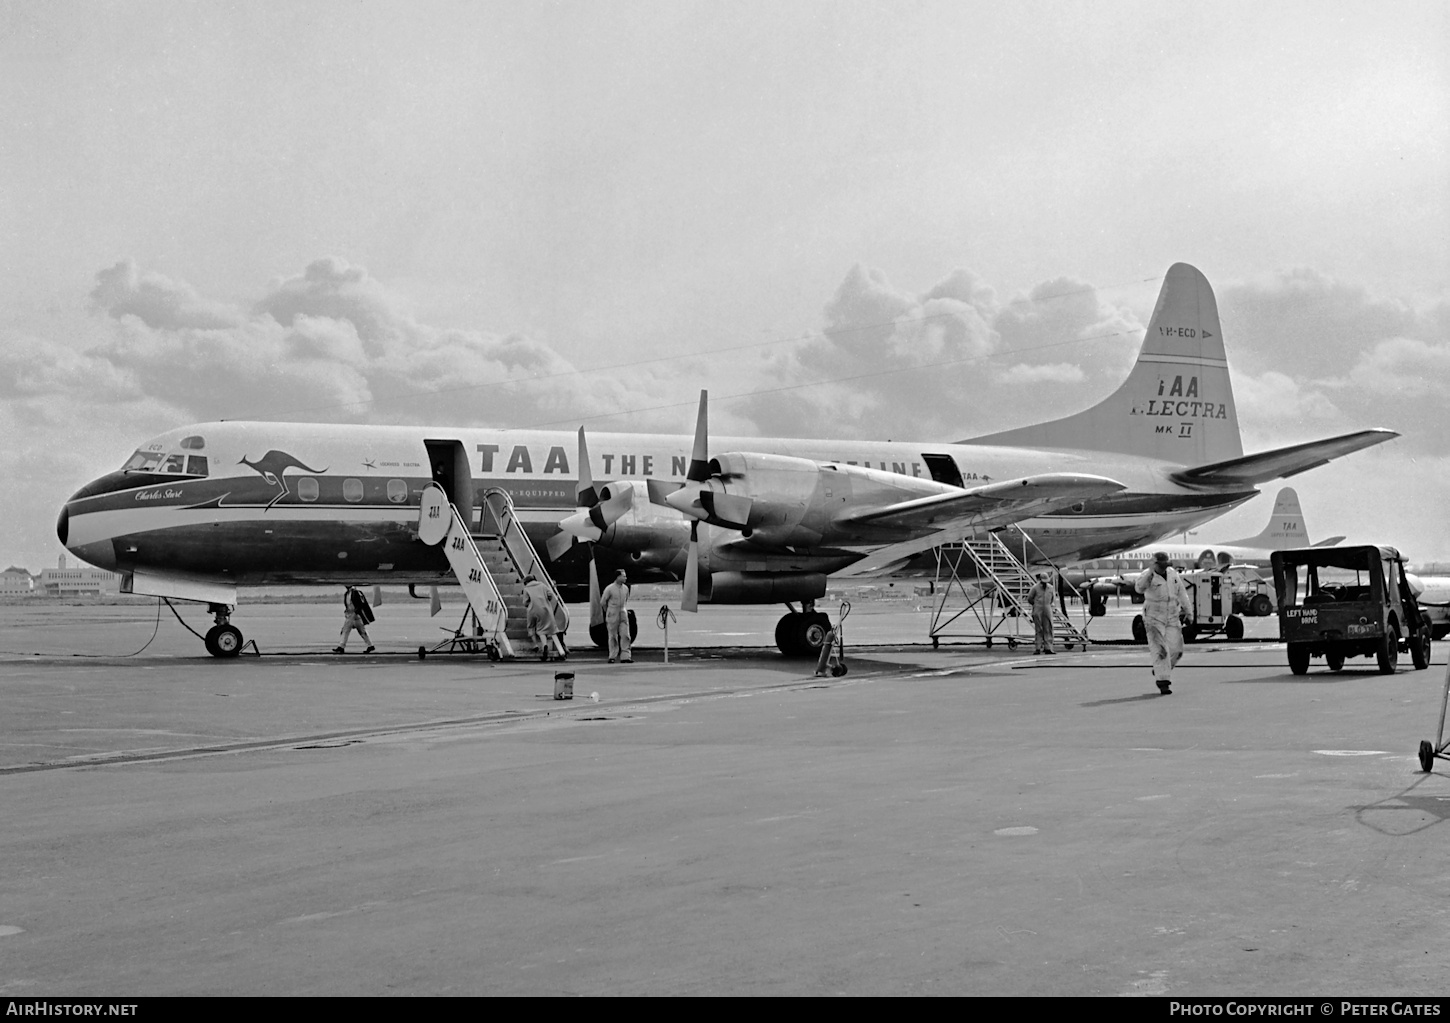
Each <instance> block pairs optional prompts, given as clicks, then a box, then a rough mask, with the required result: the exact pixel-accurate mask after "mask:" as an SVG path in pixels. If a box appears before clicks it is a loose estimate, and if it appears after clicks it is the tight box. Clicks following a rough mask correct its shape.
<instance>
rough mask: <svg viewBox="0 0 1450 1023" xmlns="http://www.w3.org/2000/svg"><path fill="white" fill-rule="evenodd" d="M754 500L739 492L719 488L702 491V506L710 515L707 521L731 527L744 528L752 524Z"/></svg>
mask: <svg viewBox="0 0 1450 1023" xmlns="http://www.w3.org/2000/svg"><path fill="white" fill-rule="evenodd" d="M753 503H754V502H753V501H752V500H751V499H750V498H748V497H742V496H740V495H739V494H726V493H724V492H722V491H719V490H706V489H702V490H701V491H700V506H701V507H702V508H704V509H705V511H706V513H708V515H709V516H710V517H709V518H708V519H706V521H707V522H709V523H711V524H712V525H716V526H726V527H728V528H730V529H744V528H745V527H746V526H748V525H749V524H750V508H751V505H752V504H753Z"/></svg>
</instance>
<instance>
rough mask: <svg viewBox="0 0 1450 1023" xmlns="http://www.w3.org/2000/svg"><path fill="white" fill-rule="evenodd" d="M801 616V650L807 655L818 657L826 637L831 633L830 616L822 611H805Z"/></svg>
mask: <svg viewBox="0 0 1450 1023" xmlns="http://www.w3.org/2000/svg"><path fill="white" fill-rule="evenodd" d="M803 616H804V618H805V621H804V622H803V623H802V628H801V652H802V653H804V654H806V655H807V656H809V657H819V656H820V655H821V647H822V646H823V645H825V642H826V637H827V636H829V635H830V634H831V616H830V615H828V614H826V613H825V612H824V611H811V612H805V613H803Z"/></svg>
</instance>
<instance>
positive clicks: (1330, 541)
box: [1310, 536, 1344, 547]
mask: <svg viewBox="0 0 1450 1023" xmlns="http://www.w3.org/2000/svg"><path fill="white" fill-rule="evenodd" d="M1343 539H1344V537H1342V536H1331V537H1328V538H1327V539H1324V540H1320V541H1319V542H1318V543H1316V544H1310V546H1311V547H1333V546H1334V545H1335V544H1337V543H1339V542H1340V541H1342V540H1343Z"/></svg>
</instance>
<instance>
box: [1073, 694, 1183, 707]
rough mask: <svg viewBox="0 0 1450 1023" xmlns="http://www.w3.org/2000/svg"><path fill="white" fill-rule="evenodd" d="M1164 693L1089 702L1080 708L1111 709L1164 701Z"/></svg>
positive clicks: (1082, 704) (1080, 705)
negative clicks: (1151, 701)
mask: <svg viewBox="0 0 1450 1023" xmlns="http://www.w3.org/2000/svg"><path fill="white" fill-rule="evenodd" d="M1163 695H1164V694H1163V693H1139V694H1138V695H1137V696H1119V697H1117V698H1116V699H1113V700H1089V701H1088V702H1087V703H1079V704H1078V706H1079V707H1111V706H1112V705H1113V704H1115V703H1141V702H1143V701H1144V700H1158V699H1162V697H1163Z"/></svg>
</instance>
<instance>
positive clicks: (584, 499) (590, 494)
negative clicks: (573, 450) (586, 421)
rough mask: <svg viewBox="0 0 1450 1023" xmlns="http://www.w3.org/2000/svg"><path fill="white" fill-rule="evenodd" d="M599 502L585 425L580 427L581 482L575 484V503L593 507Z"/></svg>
mask: <svg viewBox="0 0 1450 1023" xmlns="http://www.w3.org/2000/svg"><path fill="white" fill-rule="evenodd" d="M598 503H599V497H598V495H596V494H595V492H594V474H593V473H592V472H590V471H589V445H588V444H586V443H584V427H582V426H581V427H579V482H578V483H576V484H575V485H574V504H575V506H576V507H579V508H593V507H594V506H595V505H596V504H598Z"/></svg>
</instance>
